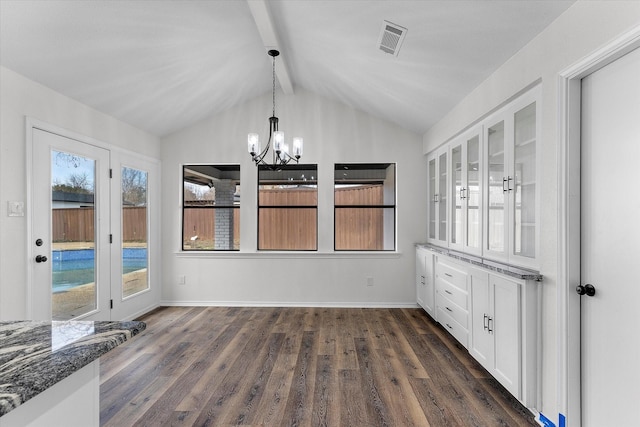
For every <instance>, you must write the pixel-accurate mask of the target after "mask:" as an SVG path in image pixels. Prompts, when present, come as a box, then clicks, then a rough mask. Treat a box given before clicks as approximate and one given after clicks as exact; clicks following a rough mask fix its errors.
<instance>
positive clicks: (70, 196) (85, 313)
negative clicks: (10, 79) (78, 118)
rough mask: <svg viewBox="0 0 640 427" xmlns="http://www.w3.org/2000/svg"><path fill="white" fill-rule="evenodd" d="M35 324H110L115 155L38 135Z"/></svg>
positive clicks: (35, 151)
mask: <svg viewBox="0 0 640 427" xmlns="http://www.w3.org/2000/svg"><path fill="white" fill-rule="evenodd" d="M32 156H33V157H32V171H33V173H32V177H31V179H32V185H31V188H32V192H33V195H32V204H33V206H32V207H31V211H32V233H31V234H32V236H33V242H31V243H32V246H31V247H30V254H32V258H33V259H32V261H33V264H32V267H33V268H32V280H31V283H30V284H29V286H30V287H31V294H32V299H31V310H30V311H31V313H30V316H31V318H33V319H44V320H68V319H79V318H83V319H104V320H109V319H110V312H109V294H110V290H109V282H110V280H109V278H110V271H109V264H110V253H109V249H108V239H109V151H108V150H104V149H101V148H98V147H95V146H92V145H89V144H84V143H82V142H79V141H76V140H73V139H71V138H66V137H63V136H60V135H56V134H53V133H50V132H45V131H42V130H39V129H33V152H32Z"/></svg>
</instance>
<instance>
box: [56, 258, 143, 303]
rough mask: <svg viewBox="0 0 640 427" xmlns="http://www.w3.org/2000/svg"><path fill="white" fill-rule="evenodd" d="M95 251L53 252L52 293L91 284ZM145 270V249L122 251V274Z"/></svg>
mask: <svg viewBox="0 0 640 427" xmlns="http://www.w3.org/2000/svg"><path fill="white" fill-rule="evenodd" d="M94 256H95V251H94V250H93V249H75V250H54V251H52V253H51V270H52V276H53V277H52V281H53V292H63V291H66V290H68V289H70V288H73V287H76V286H80V285H85V284H87V283H91V282H93V281H94V280H95V279H94V270H95V262H94ZM143 268H147V248H124V249H122V270H123V273H130V272H132V271H136V270H141V269H143Z"/></svg>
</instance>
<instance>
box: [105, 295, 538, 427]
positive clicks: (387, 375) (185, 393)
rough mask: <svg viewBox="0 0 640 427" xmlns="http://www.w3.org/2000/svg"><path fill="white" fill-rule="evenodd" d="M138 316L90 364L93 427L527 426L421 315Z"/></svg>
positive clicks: (215, 312)
mask: <svg viewBox="0 0 640 427" xmlns="http://www.w3.org/2000/svg"><path fill="white" fill-rule="evenodd" d="M141 320H144V321H145V322H147V329H146V331H144V332H143V333H142V334H140V335H138V336H137V337H135V338H134V339H133V340H131V341H130V342H128V343H126V344H125V345H122V346H120V347H118V348H116V349H115V350H113V351H111V352H109V353H108V354H106V355H105V356H103V357H102V358H101V385H100V402H101V408H100V422H101V425H110V426H118V427H122V426H130V425H136V426H138V425H140V426H159V425H187V426H190V425H198V426H204V425H210V426H223V425H246V426H263V425H264V426H298V425H300V426H429V425H431V426H483V427H486V426H519V425H533V426H535V425H537V424H536V423H535V422H534V420H533V415H531V413H530V412H529V411H527V409H526V408H524V407H522V406H521V405H520V404H519V403H518V401H517V400H515V399H514V398H513V397H511V396H510V395H509V393H508V392H507V391H505V390H504V389H503V388H502V387H501V386H500V385H499V384H498V383H497V382H496V381H495V380H494V379H493V378H492V377H491V376H490V375H489V374H488V373H487V372H486V371H485V370H484V369H483V368H482V367H480V365H479V364H478V363H477V362H475V360H473V359H472V358H471V357H470V356H469V354H468V353H467V351H466V350H465V349H464V348H463V347H461V346H459V345H458V344H456V342H455V341H454V340H453V338H451V337H450V336H449V335H448V334H447V333H446V332H445V331H444V330H443V329H442V328H441V327H440V326H439V325H437V324H436V323H435V322H434V321H432V320H431V319H430V318H429V316H427V315H426V314H425V313H424V312H423V311H422V310H421V309H339V308H220V307H189V308H184V307H167V308H162V309H159V310H156V311H154V312H152V313H150V314H149V315H147V316H145V317H144V318H143V319H141Z"/></svg>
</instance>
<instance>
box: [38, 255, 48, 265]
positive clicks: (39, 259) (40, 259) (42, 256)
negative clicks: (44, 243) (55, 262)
mask: <svg viewBox="0 0 640 427" xmlns="http://www.w3.org/2000/svg"><path fill="white" fill-rule="evenodd" d="M36 262H38V263H40V262H47V257H46V256H44V255H38V256H36Z"/></svg>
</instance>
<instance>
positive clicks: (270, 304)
mask: <svg viewBox="0 0 640 427" xmlns="http://www.w3.org/2000/svg"><path fill="white" fill-rule="evenodd" d="M160 306H166V307H327V308H418V304H417V303H415V302H406V303H386V302H282V301H160Z"/></svg>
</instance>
